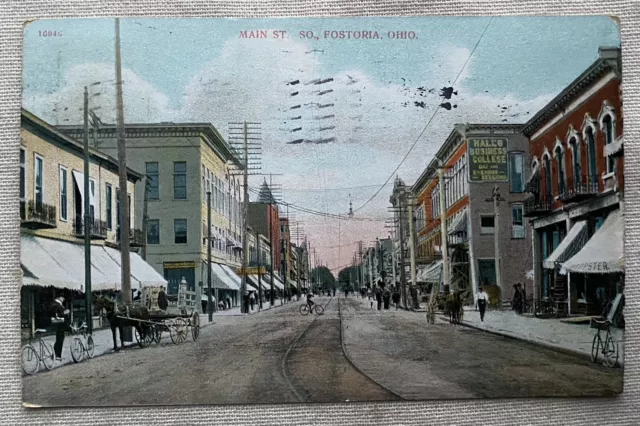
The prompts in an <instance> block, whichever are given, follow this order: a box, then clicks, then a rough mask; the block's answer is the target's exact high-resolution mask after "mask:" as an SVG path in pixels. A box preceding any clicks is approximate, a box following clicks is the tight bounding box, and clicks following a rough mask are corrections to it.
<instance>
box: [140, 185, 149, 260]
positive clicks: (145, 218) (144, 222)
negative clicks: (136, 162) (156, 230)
mask: <svg viewBox="0 0 640 426" xmlns="http://www.w3.org/2000/svg"><path fill="white" fill-rule="evenodd" d="M150 187H151V180H150V179H149V175H147V174H145V176H144V201H143V203H142V260H145V261H146V260H147V232H148V226H149V213H148V204H149V188H150Z"/></svg>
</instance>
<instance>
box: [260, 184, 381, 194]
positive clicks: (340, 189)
mask: <svg viewBox="0 0 640 426" xmlns="http://www.w3.org/2000/svg"><path fill="white" fill-rule="evenodd" d="M380 185H382V186H386V185H389V182H387V183H383V184H379V183H378V184H371V185H360V186H344V187H341V188H326V189H323V188H287V192H291V191H293V192H322V191H346V190H349V189H365V188H377V187H379V186H380ZM254 188H255V187H254Z"/></svg>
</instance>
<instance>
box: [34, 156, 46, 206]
mask: <svg viewBox="0 0 640 426" xmlns="http://www.w3.org/2000/svg"><path fill="white" fill-rule="evenodd" d="M34 164H35V167H34V192H35V193H34V199H35V201H36V206H41V205H42V203H43V200H44V194H43V193H42V190H43V188H42V178H43V176H42V174H43V167H44V160H43V159H42V157H40V156H39V155H37V154H36V156H35V163H34ZM37 208H39V207H37Z"/></svg>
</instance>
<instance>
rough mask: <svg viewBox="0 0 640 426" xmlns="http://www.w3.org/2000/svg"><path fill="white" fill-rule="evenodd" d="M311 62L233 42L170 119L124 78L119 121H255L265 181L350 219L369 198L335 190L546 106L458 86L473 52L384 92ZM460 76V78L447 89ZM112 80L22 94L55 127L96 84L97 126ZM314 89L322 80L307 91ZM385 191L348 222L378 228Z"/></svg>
mask: <svg viewBox="0 0 640 426" xmlns="http://www.w3.org/2000/svg"><path fill="white" fill-rule="evenodd" d="M309 51H310V47H309V46H307V45H305V44H304V43H303V42H299V41H294V40H286V41H282V40H273V39H260V40H242V39H233V40H230V41H228V42H226V43H225V44H224V46H223V48H222V50H221V52H220V54H219V55H218V56H217V57H216V58H215V59H214V60H212V61H210V62H208V63H205V64H204V65H203V66H202V67H201V69H200V70H199V71H197V72H196V73H195V74H194V75H193V77H191V79H190V80H189V82H188V83H187V85H186V87H185V89H184V91H183V94H182V98H181V99H179V100H178V101H179V102H176V103H177V104H178V105H179V107H178V108H171V107H170V104H172V103H170V99H169V97H168V95H166V94H164V93H163V92H162V90H161V89H159V88H156V87H154V86H153V85H151V84H150V83H148V82H146V81H145V80H144V79H143V78H141V77H140V76H139V75H138V74H136V73H135V72H134V71H133V70H130V69H127V68H125V69H123V79H124V82H125V83H124V86H123V91H124V103H125V119H126V121H127V122H160V121H173V122H181V121H188V122H211V123H213V124H214V126H216V127H217V128H218V129H219V130H220V132H221V133H222V134H223V135H228V133H229V132H228V129H229V122H237V121H242V120H248V121H256V122H261V123H262V124H261V129H262V130H261V132H262V139H263V152H264V155H263V160H262V162H263V166H264V167H263V171H264V172H266V173H282V176H274V182H276V183H278V184H280V185H282V187H283V188H284V193H285V197H286V201H288V202H291V203H293V204H295V205H299V206H304V207H308V208H311V209H314V210H319V211H328V212H331V213H336V214H338V213H339V214H345V215H346V213H347V211H348V206H349V200H350V199H351V200H352V202H353V207H354V209H357V208H358V207H360V206H361V205H362V204H364V203H365V202H367V200H368V199H369V198H370V197H371V196H372V195H373V194H374V192H375V191H376V188H375V187H372V188H366V189H354V190H353V191H344V190H342V191H334V190H332V188H338V187H356V186H362V185H374V184H380V185H382V184H383V183H384V182H385V181H386V180H387V179H389V178H391V179H390V182H393V179H392V177H393V176H394V175H395V173H394V171H395V169H396V167H397V166H398V164H399V163H400V162H401V161H403V159H404V157H405V155H406V154H407V151H408V149H409V147H411V146H412V145H413V144H414V143H415V147H414V149H413V151H412V153H411V155H409V156H408V157H407V158H406V160H405V161H404V163H403V165H402V167H401V168H400V169H399V170H398V171H397V174H399V175H400V176H401V177H402V178H403V180H404V181H405V182H407V183H409V184H410V183H411V182H413V181H414V180H415V179H416V178H417V177H418V176H419V174H420V173H421V172H422V170H423V169H424V167H425V166H426V165H427V164H428V163H429V161H430V160H431V159H432V157H433V155H434V154H435V152H436V151H437V150H438V148H439V147H440V145H441V144H442V143H443V142H444V140H445V139H446V137H447V136H448V134H449V133H450V132H451V130H452V129H453V126H454V125H455V124H456V123H461V122H468V123H522V122H525V121H526V120H527V119H528V118H530V117H531V116H532V115H533V114H535V112H536V111H538V110H539V109H540V108H541V107H542V106H544V104H545V103H546V102H547V101H548V100H550V99H551V97H552V95H553V94H543V95H540V96H538V97H536V98H533V99H518V98H516V97H515V96H513V95H506V96H500V97H495V96H494V95H492V94H491V93H475V92H473V91H471V90H470V89H469V88H468V87H467V86H466V85H465V82H466V81H469V80H470V79H472V78H474V79H475V81H476V83H477V79H479V78H481V77H484V76H474V75H473V59H471V60H470V61H469V62H468V63H467V59H468V58H469V54H470V51H469V49H466V48H459V47H456V46H453V45H449V46H443V47H442V48H441V49H440V50H439V51H438V52H437V53H435V54H434V55H433V56H432V57H430V58H427V59H424V58H423V59H422V60H420V61H416V63H417V64H419V65H418V66H421V67H424V70H422V77H421V80H420V81H408V80H406V79H405V78H404V77H402V76H400V75H399V76H397V78H396V79H394V80H393V81H389V80H387V81H380V78H379V77H374V76H373V75H369V74H368V73H367V72H365V71H363V70H359V69H343V70H339V71H337V72H331V71H329V66H328V64H327V63H325V62H323V55H322V54H312V53H309ZM283 57H284V58H285V60H283ZM465 63H467V64H466V67H465V68H464V71H462V73H461V70H462V68H463V66H464V65H465ZM425 64H426V65H425ZM407 66H412V64H411V63H408V65H407ZM458 74H460V77H459V79H458V81H456V82H455V84H454V80H455V79H456V77H457V76H458ZM486 78H490V76H489V77H486ZM113 79H114V70H113V66H112V65H110V64H81V65H76V66H74V67H72V68H70V69H69V70H68V72H66V73H65V75H64V84H63V86H62V88H61V89H60V91H58V92H55V93H44V94H42V93H34V92H25V95H24V105H25V107H27V108H28V109H31V110H32V111H33V112H34V113H36V114H38V115H40V116H42V117H43V118H44V119H45V120H47V121H50V122H52V123H54V124H55V123H59V124H67V123H80V122H81V121H82V110H81V107H82V94H83V86H85V85H90V84H92V83H93V82H96V81H101V82H104V83H103V84H102V85H100V86H98V87H99V89H97V87H96V88H95V90H94V91H93V93H94V94H95V93H96V91H99V92H100V95H99V96H92V98H91V105H92V107H95V106H99V107H100V108H99V109H98V110H96V112H97V114H98V116H100V117H101V119H102V120H103V121H105V122H110V123H113V122H115V86H114V84H113ZM330 79H331V80H330ZM318 80H327V81H323V82H322V84H314V82H318ZM329 80H330V81H329ZM295 82H297V83H295ZM292 83H295V84H292ZM450 85H453V87H454V90H455V91H456V92H457V95H453V96H452V98H451V99H450V100H449V102H450V103H451V105H452V107H451V110H445V109H443V108H441V107H440V106H439V105H440V104H441V103H442V102H443V99H442V98H441V97H440V96H439V95H440V93H439V92H440V89H441V88H443V87H447V86H450ZM294 93H295V95H294ZM171 101H176V100H171ZM416 103H417V104H416ZM298 105H299V108H293V107H296V106H298ZM453 105H456V107H455V108H454V107H453ZM434 113H435V116H434ZM298 117H299V118H298ZM432 117H433V119H432V120H431V118H432ZM430 120H431V121H430ZM298 128H300V130H297V131H293V130H294V129H298ZM321 129H322V130H321ZM330 138H335V142H332V143H326V144H316V143H307V142H303V143H300V144H295V145H292V144H288V143H287V142H291V141H293V140H295V139H303V140H305V141H308V140H310V141H318V140H320V139H330ZM262 180H263V178H262V177H252V178H251V185H252V186H259V184H260V183H261V182H262ZM391 188H392V186H391V185H387V186H386V187H384V189H383V190H382V191H380V193H379V195H378V196H377V197H375V198H374V199H373V200H371V201H370V202H369V203H368V204H367V205H366V207H364V208H362V209H361V210H359V211H358V212H357V215H356V216H357V217H371V218H376V219H382V218H384V217H385V216H390V214H389V213H388V212H387V208H388V206H389V195H390V193H391ZM288 189H290V191H288ZM305 189H309V190H308V191H305ZM297 218H298V219H299V220H300V221H302V222H303V228H305V226H306V228H305V231H307V233H308V235H309V238H310V240H312V241H313V243H314V244H315V245H317V246H335V245H337V244H338V243H337V239H338V238H337V237H336V235H337V233H338V229H337V226H338V224H337V222H338V221H337V220H333V219H327V218H323V217H317V216H312V215H308V214H305V213H301V212H298V213H297ZM386 231H387V230H386V229H385V228H384V222H383V221H378V222H362V221H348V220H346V219H345V221H344V222H343V221H341V226H340V233H341V237H340V240H341V241H347V242H349V241H350V240H352V241H356V240H363V241H365V243H366V244H368V243H369V242H370V241H372V240H373V239H375V237H376V236H384V235H386V234H387V232H386ZM343 233H344V234H343ZM340 254H341V256H340V259H337V258H336V259H334V260H331V258H332V257H333V256H337V254H336V252H335V250H331V249H327V250H321V251H319V255H320V256H322V257H323V258H324V259H325V260H326V261H330V262H331V263H330V266H332V267H333V266H338V265H342V264H345V263H348V262H349V261H350V259H351V253H347V252H341V253H340Z"/></svg>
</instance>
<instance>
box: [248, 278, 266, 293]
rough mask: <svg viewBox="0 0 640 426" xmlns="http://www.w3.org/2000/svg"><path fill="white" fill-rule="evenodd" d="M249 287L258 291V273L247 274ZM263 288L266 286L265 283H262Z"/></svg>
mask: <svg viewBox="0 0 640 426" xmlns="http://www.w3.org/2000/svg"><path fill="white" fill-rule="evenodd" d="M247 287H251V289H252V290H254V291H258V277H257V276H256V275H247ZM262 288H265V287H264V283H262ZM247 290H248V289H247Z"/></svg>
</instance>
